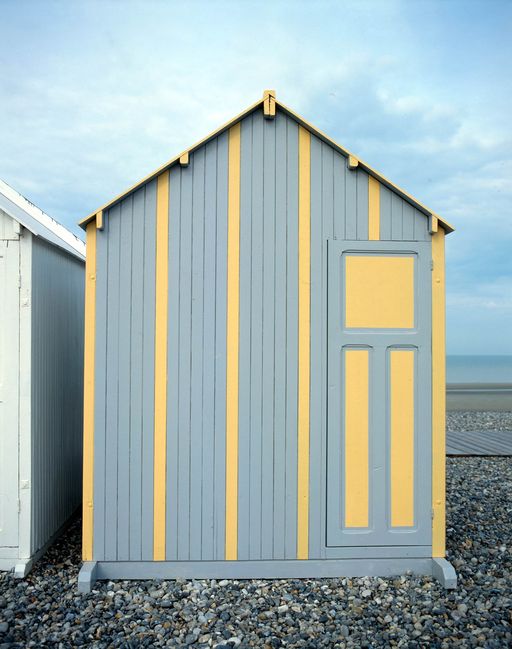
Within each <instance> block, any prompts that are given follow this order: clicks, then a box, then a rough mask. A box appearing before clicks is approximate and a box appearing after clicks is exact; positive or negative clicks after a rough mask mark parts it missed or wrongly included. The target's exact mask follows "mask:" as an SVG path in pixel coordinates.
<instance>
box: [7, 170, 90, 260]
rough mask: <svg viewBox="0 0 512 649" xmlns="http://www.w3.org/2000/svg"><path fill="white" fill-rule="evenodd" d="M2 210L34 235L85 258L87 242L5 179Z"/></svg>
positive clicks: (82, 258) (80, 257)
mask: <svg viewBox="0 0 512 649" xmlns="http://www.w3.org/2000/svg"><path fill="white" fill-rule="evenodd" d="M0 210H1V211H3V212H5V213H6V214H7V215H8V216H10V217H11V218H13V219H14V220H15V221H17V222H18V223H21V225H22V226H23V227H24V228H27V230H29V231H30V232H32V234H33V235H34V236H36V237H41V238H42V239H45V240H46V241H48V242H49V243H52V244H53V245H55V246H58V247H59V248H62V249H63V250H65V251H66V252H68V253H70V254H72V255H74V256H75V257H78V258H79V259H81V260H82V261H84V260H85V243H84V242H83V241H82V240H81V239H79V238H78V237H76V236H75V235H74V234H73V233H72V232H70V231H69V230H68V229H67V228H65V227H64V226H63V225H61V224H60V223H58V222H57V221H55V219H52V217H51V216H48V214H45V213H44V212H43V211H42V210H40V209H39V208H38V207H36V206H35V205H34V204H33V203H31V202H30V201H29V200H28V199H26V198H25V197H24V196H22V195H21V194H19V193H18V192H17V191H16V190H15V189H13V188H12V187H10V186H9V185H8V184H7V183H5V182H4V181H3V180H0Z"/></svg>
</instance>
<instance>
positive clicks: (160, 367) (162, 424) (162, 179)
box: [153, 172, 169, 561]
mask: <svg viewBox="0 0 512 649" xmlns="http://www.w3.org/2000/svg"><path fill="white" fill-rule="evenodd" d="M168 268H169V172H164V173H163V174H161V175H160V176H158V179H157V196H156V279H155V282H156V287H155V296H156V304H155V421H154V476H153V493H154V496H153V498H154V499H153V559H154V560H155V561H164V560H165V534H166V529H165V510H166V498H167V485H166V474H167V466H166V458H167V450H166V449H167V337H168V331H167V318H168V290H167V289H168V282H169V280H168Z"/></svg>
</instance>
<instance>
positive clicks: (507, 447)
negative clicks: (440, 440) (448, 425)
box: [446, 430, 512, 456]
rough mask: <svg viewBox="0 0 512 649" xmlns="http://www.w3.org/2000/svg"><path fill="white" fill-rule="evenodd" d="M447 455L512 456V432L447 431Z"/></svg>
mask: <svg viewBox="0 0 512 649" xmlns="http://www.w3.org/2000/svg"><path fill="white" fill-rule="evenodd" d="M446 455H511V456H512V430H506V431H498V430H485V431H464V432H453V431H447V433H446Z"/></svg>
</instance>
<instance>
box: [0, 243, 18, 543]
mask: <svg viewBox="0 0 512 649" xmlns="http://www.w3.org/2000/svg"><path fill="white" fill-rule="evenodd" d="M18 275H19V243H18V242H17V241H3V240H2V241H0V547H13V546H17V545H18V374H19V288H18Z"/></svg>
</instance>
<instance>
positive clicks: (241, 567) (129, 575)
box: [78, 557, 456, 593]
mask: <svg viewBox="0 0 512 649" xmlns="http://www.w3.org/2000/svg"><path fill="white" fill-rule="evenodd" d="M442 562H444V563H442ZM450 569H451V571H453V574H452V572H450ZM406 573H412V574H415V575H433V576H434V577H436V578H437V579H439V581H441V583H442V584H443V586H445V587H446V588H454V587H455V584H456V577H455V582H454V581H453V577H454V576H455V571H454V570H453V568H452V566H451V565H450V564H449V563H448V561H446V560H445V559H432V558H430V557H429V558H390V559H319V560H310V561H295V560H291V561H98V562H96V561H88V562H85V563H84V565H83V567H82V569H81V571H80V574H79V577H78V589H79V591H80V592H84V593H85V592H90V590H91V589H92V587H93V585H94V582H95V581H96V580H97V579H176V578H177V577H181V578H184V579H293V578H298V579H300V578H311V579H315V578H325V577H394V576H397V575H403V574H406Z"/></svg>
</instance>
